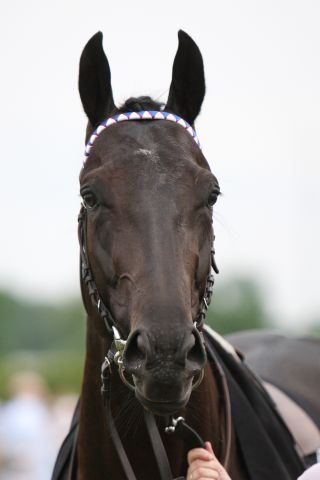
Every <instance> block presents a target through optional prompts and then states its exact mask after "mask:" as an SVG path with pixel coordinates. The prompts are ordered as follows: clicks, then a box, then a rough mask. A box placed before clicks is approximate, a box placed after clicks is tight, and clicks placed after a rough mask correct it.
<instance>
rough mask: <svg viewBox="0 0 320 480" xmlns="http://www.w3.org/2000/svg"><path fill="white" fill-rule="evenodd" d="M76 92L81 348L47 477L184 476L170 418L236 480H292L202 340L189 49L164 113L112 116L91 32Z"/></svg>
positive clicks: (203, 167)
mask: <svg viewBox="0 0 320 480" xmlns="http://www.w3.org/2000/svg"><path fill="white" fill-rule="evenodd" d="M79 90H80V96H81V100H82V104H83V107H84V110H85V112H86V114H87V117H88V127H87V134H86V141H87V142H88V147H87V159H86V161H85V164H84V167H83V169H82V170H81V174H80V193H81V196H82V198H83V205H84V206H83V207H82V209H81V212H80V216H79V238H80V246H81V249H80V250H81V262H80V263H81V289H82V296H83V302H84V306H85V308H86V311H87V314H88V321H87V352H86V361H85V371H84V378H83V386H82V393H81V400H80V406H79V407H78V409H77V413H76V416H75V419H74V422H73V429H72V431H71V434H70V435H69V437H68V439H67V441H66V443H65V449H64V451H66V452H67V453H66V454H65V456H64V457H63V459H62V460H61V456H60V460H59V461H58V465H57V466H56V470H55V473H54V477H53V478H72V479H75V478H76V479H78V480H102V479H108V480H109V479H110V480H124V479H125V478H129V479H130V480H131V479H132V478H135V477H133V473H132V471H133V472H134V474H135V476H136V478H138V479H139V480H150V479H153V480H158V479H160V478H161V480H163V479H164V478H169V477H170V475H171V474H170V473H167V476H165V474H164V473H163V472H162V471H161V464H163V463H166V460H163V462H162V461H161V460H160V462H159V461H158V462H157V461H156V458H157V455H158V460H159V451H160V450H161V452H162V454H161V455H162V457H161V458H162V459H164V458H165V457H164V456H163V454H164V455H165V456H167V457H168V460H169V463H168V465H169V467H170V469H171V470H172V472H173V473H172V474H173V476H174V477H178V476H179V477H183V476H184V475H185V474H186V469H187V465H186V455H187V450H188V448H189V445H187V444H186V443H184V442H183V441H182V440H181V439H180V438H178V437H176V436H174V435H173V436H168V435H166V434H165V433H164V428H165V426H166V425H167V421H168V417H171V416H173V415H174V416H176V415H178V414H179V415H182V416H183V417H184V418H185V420H186V422H187V424H189V426H191V427H192V428H193V429H194V430H195V431H196V432H198V434H199V435H200V436H201V437H202V438H203V439H205V440H210V441H211V442H212V444H213V445H214V449H215V453H216V455H217V457H218V458H219V459H220V460H221V461H222V462H224V463H225V464H226V467H227V469H228V471H229V474H230V476H231V477H232V479H233V480H244V479H254V480H258V479H259V480H270V479H271V478H272V479H275V478H277V480H286V479H294V478H296V477H297V476H298V474H299V473H301V471H302V470H303V466H302V463H301V462H300V460H299V458H298V456H297V455H296V452H295V450H294V447H293V444H292V439H291V437H290V435H289V434H288V432H287V431H286V429H285V428H284V426H283V425H282V422H281V420H280V419H279V418H278V416H277V414H276V413H275V412H274V410H273V406H272V403H271V402H270V400H269V398H268V397H267V395H266V394H265V392H264V391H263V390H262V388H261V386H260V385H258V383H257V382H256V380H255V379H254V378H253V377H252V376H251V374H250V372H249V371H247V369H246V368H245V366H244V365H242V363H241V361H240V359H239V358H238V357H237V356H236V354H235V353H234V352H231V353H230V352H227V351H225V349H224V348H223V347H222V346H221V344H220V342H219V341H217V340H215V339H213V338H212V337H211V336H210V334H209V333H208V332H207V331H204V332H203V331H202V330H203V320H204V315H205V311H206V308H207V303H208V302H209V300H210V297H211V292H212V285H213V277H212V274H211V272H210V266H211V265H212V267H213V269H215V270H217V269H216V266H215V262H214V250H213V240H214V235H213V229H212V210H213V205H214V204H215V202H216V201H217V199H218V196H219V193H220V189H219V183H218V180H217V178H216V177H215V176H214V174H213V173H212V172H211V171H210V168H209V165H208V163H207V160H206V158H205V156H204V154H203V153H202V151H201V149H200V148H199V144H198V140H197V137H196V134H195V132H194V129H193V126H194V122H195V119H196V117H197V115H198V114H199V112H200V109H201V105H202V101H203V98H204V94H205V80H204V68H203V61H202V57H201V53H200V51H199V49H198V47H197V45H196V44H195V43H194V41H193V40H192V39H191V38H190V37H189V36H188V35H187V34H186V33H184V32H182V31H180V32H179V48H178V51H177V54H176V57H175V60H174V65H173V73H172V82H171V86H170V91H169V97H168V101H167V104H166V105H161V104H159V103H157V102H155V101H154V100H152V99H151V98H149V97H139V98H130V99H128V100H127V101H126V102H125V104H124V105H122V106H121V107H120V108H117V107H116V106H115V104H114V101H113V95H112V88H111V80H110V69H109V64H108V60H107V58H106V56H105V54H104V51H103V48H102V34H101V33H97V34H96V35H95V36H94V37H92V38H91V40H90V41H89V42H88V44H87V45H86V46H85V48H84V51H83V53H82V56H81V61H80V75H79ZM131 113H132V114H133V115H131ZM106 119H109V120H106ZM167 120H171V121H167ZM204 339H205V341H204ZM105 357H106V360H105V361H104V359H105ZM103 362H104V363H103ZM102 363H103V372H102V374H103V375H102V376H103V393H104V395H103V396H101V393H100V388H101V385H100V373H101V364H102ZM110 370H111V372H112V373H110ZM117 370H119V373H120V375H118V373H117ZM202 377H203V380H202ZM201 380H202V383H201ZM226 380H227V381H226ZM200 383H201V384H200ZM199 384H200V386H198V385H199ZM195 387H198V388H195ZM144 412H148V413H144ZM231 413H232V419H231V416H230V415H231ZM106 416H107V418H106ZM154 416H155V417H156V422H155V420H154ZM261 417H263V418H262V419H261ZM150 422H151V423H150ZM158 428H159V432H160V433H158ZM150 430H152V431H153V434H154V435H155V436H156V437H157V445H158V447H157V446H156V448H154V442H153V441H152V438H154V437H152V435H151V442H150ZM76 431H77V435H74V436H73V434H72V432H76ZM71 444H72V445H73V448H71ZM257 447H258V448H257ZM70 452H71V453H70ZM123 452H124V453H123ZM128 459H129V462H130V465H129V466H128V465H127V464H126V463H128ZM159 464H160V465H159ZM159 466H160V469H159ZM128 472H129V473H128ZM170 478H172V477H170Z"/></svg>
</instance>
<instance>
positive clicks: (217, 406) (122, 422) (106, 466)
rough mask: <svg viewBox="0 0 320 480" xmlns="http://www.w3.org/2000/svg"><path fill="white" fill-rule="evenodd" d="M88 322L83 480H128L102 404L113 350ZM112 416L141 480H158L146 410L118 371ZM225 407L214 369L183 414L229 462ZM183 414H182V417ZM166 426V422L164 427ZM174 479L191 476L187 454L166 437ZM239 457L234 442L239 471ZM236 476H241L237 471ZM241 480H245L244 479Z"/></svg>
mask: <svg viewBox="0 0 320 480" xmlns="http://www.w3.org/2000/svg"><path fill="white" fill-rule="evenodd" d="M92 323H93V322H91V321H90V319H88V328H87V351H86V360H85V370H84V378H83V386H82V393H81V414H80V428H79V437H78V465H79V469H78V480H87V479H88V478H90V480H101V479H102V478H110V479H112V480H123V479H124V474H123V471H122V467H121V465H120V462H119V458H118V454H117V452H116V450H115V448H114V445H113V441H112V439H111V437H110V432H109V429H108V425H107V422H106V416H105V411H104V406H103V402H102V398H101V393H100V388H101V380H100V370H101V364H102V361H103V359H104V356H105V355H106V352H107V350H108V341H107V340H104V339H102V338H101V337H100V336H99V335H98V333H97V332H96V330H95V328H94V327H93V325H92ZM111 397H112V401H111V404H112V413H113V416H114V418H115V421H116V425H117V428H118V431H119V434H120V437H121V439H122V442H123V445H124V448H125V451H126V454H127V456H128V458H129V460H130V462H131V464H132V467H133V470H134V472H135V474H136V477H137V479H138V480H147V479H148V480H150V478H152V479H153V480H158V469H157V466H156V463H155V460H154V455H153V452H152V449H151V445H150V440H149V437H148V434H147V431H146V428H145V424H144V420H143V410H142V407H141V406H140V404H139V403H138V402H137V401H136V399H135V397H134V395H133V394H132V393H131V392H129V390H128V389H127V387H125V386H124V385H123V384H122V382H121V380H120V378H119V375H118V372H117V371H116V369H115V367H114V368H113V373H112V375H111ZM222 407H223V405H222V404H221V401H220V399H219V392H218V387H217V382H216V379H215V377H214V375H213V373H212V371H211V368H210V366H209V365H207V366H206V371H205V376H204V379H203V382H202V384H201V385H200V387H199V388H198V389H197V390H195V391H194V392H193V393H192V395H191V398H190V401H189V402H188V405H187V407H186V408H185V410H184V411H183V412H182V414H183V416H184V417H185V419H186V421H187V423H188V424H189V425H190V426H192V427H193V428H194V429H195V430H196V431H197V432H198V433H199V435H200V436H201V437H202V438H203V439H205V440H210V441H211V442H212V444H213V446H214V449H215V453H216V455H217V456H218V458H220V459H221V457H222V456H223V448H224V447H223V446H224V445H225V440H226V439H225V432H224V428H223V425H224V413H223V408H222ZM179 413H180V412H179ZM160 422H161V421H160ZM163 430H164V429H163V428H161V429H160V431H161V436H162V438H163V443H164V445H165V448H166V451H167V454H168V458H169V461H170V464H171V467H172V472H173V475H174V477H178V476H182V475H185V473H186V469H187V463H186V459H187V448H186V445H184V444H183V442H182V441H181V440H179V439H177V438H176V437H173V436H168V435H165V434H163V433H162V431H163ZM238 463H239V462H238V459H237V452H236V444H235V441H234V438H233V440H232V449H231V464H232V465H237V464H238ZM232 465H231V471H232V470H234V471H235V472H236V471H237V470H238V469H237V468H235V469H234V468H233V467H232ZM232 478H235V479H240V478H245V477H241V476H237V475H236V476H235V477H232Z"/></svg>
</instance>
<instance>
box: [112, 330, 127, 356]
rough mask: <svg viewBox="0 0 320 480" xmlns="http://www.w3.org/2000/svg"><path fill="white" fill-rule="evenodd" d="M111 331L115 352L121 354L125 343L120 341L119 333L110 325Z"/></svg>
mask: <svg viewBox="0 0 320 480" xmlns="http://www.w3.org/2000/svg"><path fill="white" fill-rule="evenodd" d="M112 331H113V341H114V345H115V347H116V350H117V352H123V350H124V348H125V346H126V343H127V341H126V340H122V338H121V336H120V333H119V331H118V330H117V329H116V327H115V326H114V325H112Z"/></svg>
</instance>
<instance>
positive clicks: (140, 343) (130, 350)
mask: <svg viewBox="0 0 320 480" xmlns="http://www.w3.org/2000/svg"><path fill="white" fill-rule="evenodd" d="M146 357H147V352H146V345H145V338H144V336H143V335H142V334H141V333H139V332H136V333H134V334H131V335H130V337H129V339H128V342H127V345H126V348H125V351H124V357H123V360H124V365H125V368H126V370H127V371H129V372H132V373H134V372H136V371H137V370H138V369H139V368H140V367H141V366H142V364H143V363H145V361H146Z"/></svg>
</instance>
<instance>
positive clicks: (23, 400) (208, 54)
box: [0, 0, 320, 480]
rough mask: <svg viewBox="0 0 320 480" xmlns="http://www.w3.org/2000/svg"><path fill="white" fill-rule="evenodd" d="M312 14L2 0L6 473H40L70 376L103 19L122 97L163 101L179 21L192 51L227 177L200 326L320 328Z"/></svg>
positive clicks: (202, 130) (281, 8)
mask: <svg viewBox="0 0 320 480" xmlns="http://www.w3.org/2000/svg"><path fill="white" fill-rule="evenodd" d="M319 20H320V4H319V2H317V1H316V0H314V1H312V0H305V1H304V2H301V1H299V0H276V1H275V0H270V1H268V2H262V1H260V2H257V1H256V0H251V1H250V0H243V1H241V2H238V1H237V0H229V1H224V2H221V1H218V0H211V1H210V2H209V1H204V0H200V1H198V2H196V3H195V2H191V1H189V0H184V1H181V0H176V1H175V2H172V1H170V2H169V1H168V0H162V1H161V2H160V3H156V2H149V1H147V0H140V1H139V2H132V1H129V0H122V2H114V3H111V2H106V1H102V0H96V2H95V3H94V4H89V3H88V2H84V1H83V0H77V1H76V0H68V1H67V2H66V1H62V0H56V1H55V2H47V1H43V0H42V1H40V0H30V1H29V2H23V1H21V0H11V1H10V2H6V3H5V4H3V5H2V9H1V18H0V24H1V28H0V38H1V42H0V52H1V72H2V73H1V89H0V102H1V103H0V104H1V116H0V117H1V118H0V123H1V131H2V138H3V140H2V148H1V150H2V152H1V153H2V154H1V162H2V165H1V172H2V177H1V178H2V182H1V189H0V196H1V217H2V218H1V220H2V222H1V223H2V228H1V235H0V256H1V262H0V290H1V292H0V320H1V336H0V400H1V403H0V478H1V479H4V480H10V479H15V480H18V479H20V478H21V479H22V478H23V479H24V480H28V479H29V478H30V479H31V478H32V480H38V479H41V480H43V479H45V478H49V476H50V470H51V468H52V463H53V461H54V457H55V454H56V451H57V448H58V445H59V443H60V442H61V440H62V437H63V436H64V434H65V433H66V431H67V429H68V425H69V422H70V416H71V412H72V409H73V406H74V403H75V401H76V397H77V394H78V393H79V390H80V386H81V377H82V368H83V361H84V340H85V316H84V312H83V308H82V305H81V300H80V292H79V286H78V243H77V235H76V228H77V212H78V209H79V205H80V199H79V194H78V180H77V177H78V173H79V171H80V168H81V164H82V154H83V147H84V131H85V126H86V118H85V115H84V113H83V111H82V108H81V104H80V100H79V96H78V91H77V74H78V62H79V57H80V53H81V51H82V48H83V46H84V45H85V43H86V42H87V40H88V39H89V38H90V37H91V36H92V35H93V34H94V33H95V32H96V31H98V30H102V31H103V32H104V46H105V51H106V53H107V55H108V58H109V62H110V66H111V71H112V80H113V90H114V98H115V101H116V103H121V102H122V101H124V100H125V99H126V98H127V97H129V96H131V95H141V94H147V95H151V96H153V97H154V98H157V99H159V100H163V101H165V100H166V98H167V94H168V89H169V85H170V80H171V69H172V62H173V58H174V55H175V52H176V49H177V31H178V29H179V28H182V29H184V30H185V31H187V32H188V33H189V34H190V35H191V36H192V37H193V38H194V40H195V41H196V42H197V44H198V45H199V47H200V49H201V51H202V54H203V57H204V63H205V72H206V81H207V95H206V99H205V102H204V105H203V109H202V112H201V115H200V117H199V119H198V121H197V125H196V127H197V131H198V135H199V138H200V141H201V144H202V148H203V151H204V154H205V155H206V157H207V159H208V161H209V162H210V165H211V167H212V170H213V172H214V173H215V175H216V176H217V177H218V179H219V182H220V185H221V189H222V192H223V196H222V197H221V198H220V199H219V202H218V204H217V206H216V209H215V213H214V226H215V233H216V258H217V263H218V266H219V267H220V272H221V273H220V275H219V276H218V277H217V278H216V286H215V291H214V300H213V305H212V308H211V310H210V313H209V316H208V321H209V323H210V324H211V325H212V326H213V327H214V328H215V329H217V330H218V331H219V332H221V333H227V332H231V331H235V330H241V329H248V328H273V329H281V330H283V331H286V332H290V333H292V334H310V335H319V334H320V295H319V287H318V284H319V280H318V271H319V244H320V225H319V213H318V210H319V205H320V188H319V170H320V166H319V165H320V164H319V158H320V155H319V154H320V142H319V127H320V116H319V111H320V92H319V90H320V87H319V85H320V30H319ZM8 431H9V432H11V434H10V435H11V437H10V441H9V439H8ZM4 432H5V433H4ZM39 438H40V439H46V441H42V442H39ZM17 439H18V440H19V441H17ZM39 443H40V446H39ZM31 451H32V452H34V455H33V457H34V458H33V457H32V456H31V455H30V452H31ZM22 452H25V454H24V455H23V454H22ZM17 458H19V459H20V460H19V461H17ZM30 472H31V473H30Z"/></svg>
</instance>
